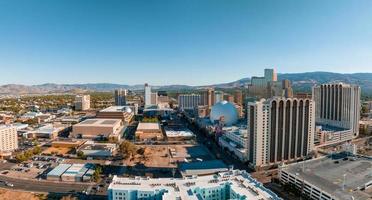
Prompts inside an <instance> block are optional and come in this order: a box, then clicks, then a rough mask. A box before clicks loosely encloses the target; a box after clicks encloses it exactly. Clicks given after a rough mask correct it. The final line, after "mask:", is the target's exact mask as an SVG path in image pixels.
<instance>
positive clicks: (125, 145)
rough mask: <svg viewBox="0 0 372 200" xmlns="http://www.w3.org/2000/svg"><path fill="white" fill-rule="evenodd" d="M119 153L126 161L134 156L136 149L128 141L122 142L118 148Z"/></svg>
mask: <svg viewBox="0 0 372 200" xmlns="http://www.w3.org/2000/svg"><path fill="white" fill-rule="evenodd" d="M119 151H120V153H121V154H122V156H123V157H124V158H125V159H127V158H130V157H132V156H135V155H136V153H137V147H136V146H135V145H134V144H133V143H131V142H129V141H123V142H122V143H121V144H120V146H119Z"/></svg>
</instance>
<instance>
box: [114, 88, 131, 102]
mask: <svg viewBox="0 0 372 200" xmlns="http://www.w3.org/2000/svg"><path fill="white" fill-rule="evenodd" d="M127 93H128V90H123V89H117V90H115V105H116V106H125V105H126V103H127V102H126V96H127Z"/></svg>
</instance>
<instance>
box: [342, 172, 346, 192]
mask: <svg viewBox="0 0 372 200" xmlns="http://www.w3.org/2000/svg"><path fill="white" fill-rule="evenodd" d="M343 176H344V182H343V183H342V190H345V182H346V174H344V175H343Z"/></svg>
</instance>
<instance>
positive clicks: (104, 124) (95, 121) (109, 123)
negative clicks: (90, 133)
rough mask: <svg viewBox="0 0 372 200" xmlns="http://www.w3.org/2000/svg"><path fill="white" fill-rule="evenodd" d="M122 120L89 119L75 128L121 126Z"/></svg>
mask: <svg viewBox="0 0 372 200" xmlns="http://www.w3.org/2000/svg"><path fill="white" fill-rule="evenodd" d="M120 123H121V120H120V119H99V118H95V119H87V120H84V121H82V122H80V123H78V124H76V125H74V126H99V127H113V126H116V125H117V124H120Z"/></svg>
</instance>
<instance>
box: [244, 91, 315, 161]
mask: <svg viewBox="0 0 372 200" xmlns="http://www.w3.org/2000/svg"><path fill="white" fill-rule="evenodd" d="M247 113H248V115H247V116H248V137H249V147H250V148H249V149H248V160H250V161H251V165H252V167H264V166H268V165H273V164H278V163H281V162H285V161H290V160H296V159H299V158H303V157H305V156H307V155H308V153H309V152H310V151H311V150H312V149H313V144H314V130H315V127H314V126H315V105H314V102H313V100H311V99H297V98H284V97H273V98H270V99H267V100H265V99H261V100H260V101H257V102H250V103H248V109H247Z"/></svg>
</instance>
